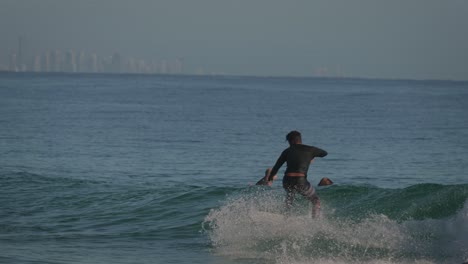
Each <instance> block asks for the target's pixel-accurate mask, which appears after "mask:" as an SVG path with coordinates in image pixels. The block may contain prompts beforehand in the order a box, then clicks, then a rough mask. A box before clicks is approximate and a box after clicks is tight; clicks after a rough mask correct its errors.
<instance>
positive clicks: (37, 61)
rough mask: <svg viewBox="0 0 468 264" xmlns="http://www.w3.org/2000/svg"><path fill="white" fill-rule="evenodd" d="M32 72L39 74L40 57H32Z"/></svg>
mask: <svg viewBox="0 0 468 264" xmlns="http://www.w3.org/2000/svg"><path fill="white" fill-rule="evenodd" d="M32 69H33V71H34V72H41V56H40V55H36V56H34V62H33V68H32Z"/></svg>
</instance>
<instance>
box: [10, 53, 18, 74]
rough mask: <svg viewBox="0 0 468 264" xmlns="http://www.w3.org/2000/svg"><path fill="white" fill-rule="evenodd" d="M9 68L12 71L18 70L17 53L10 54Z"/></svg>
mask: <svg viewBox="0 0 468 264" xmlns="http://www.w3.org/2000/svg"><path fill="white" fill-rule="evenodd" d="M9 70H10V71H12V72H17V71H18V60H17V57H16V54H15V53H12V54H10V65H9Z"/></svg>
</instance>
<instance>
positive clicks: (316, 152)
mask: <svg viewBox="0 0 468 264" xmlns="http://www.w3.org/2000/svg"><path fill="white" fill-rule="evenodd" d="M313 148H314V156H315V157H319V158H323V157H325V156H326V155H328V152H326V151H325V150H323V149H320V148H317V147H313Z"/></svg>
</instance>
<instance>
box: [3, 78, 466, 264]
mask: <svg viewBox="0 0 468 264" xmlns="http://www.w3.org/2000/svg"><path fill="white" fill-rule="evenodd" d="M467 116H468V83H467V82H449V81H398V80H391V81H390V80H359V79H312V78H251V77H194V76H139V75H63V74H50V75H48V74H42V75H35V74H7V73H2V74H0V263H462V262H464V261H468V202H467V200H468V118H467ZM290 130H299V131H301V132H302V134H303V141H304V143H305V144H310V145H314V146H317V147H320V148H323V149H325V150H326V151H328V153H329V155H328V156H327V157H325V158H323V159H317V160H316V161H315V162H314V163H313V164H312V166H311V168H310V171H309V180H310V181H311V183H313V184H314V185H316V184H317V183H318V181H319V180H320V178H322V177H329V178H331V179H332V180H333V181H334V182H335V184H334V185H332V186H328V187H325V188H317V191H318V194H319V195H320V197H321V200H322V213H323V215H322V218H320V219H311V218H310V217H309V216H308V212H309V205H308V204H307V202H306V201H304V200H303V199H302V198H300V197H298V199H297V201H296V206H295V208H294V209H293V212H292V215H288V216H286V215H284V214H283V212H284V208H283V206H284V192H283V190H282V187H281V184H280V183H278V182H276V183H275V184H274V185H273V187H272V188H268V187H257V186H252V184H253V183H255V182H256V181H257V180H258V179H259V178H261V177H262V176H263V172H264V170H265V169H266V168H267V167H271V166H272V165H273V164H274V162H275V161H276V159H277V158H278V155H279V154H280V152H281V151H282V150H283V149H284V148H286V147H287V144H286V142H285V141H284V136H285V135H286V133H288V132H289V131H290ZM283 170H284V168H282V170H281V171H280V173H281V172H282V171H283Z"/></svg>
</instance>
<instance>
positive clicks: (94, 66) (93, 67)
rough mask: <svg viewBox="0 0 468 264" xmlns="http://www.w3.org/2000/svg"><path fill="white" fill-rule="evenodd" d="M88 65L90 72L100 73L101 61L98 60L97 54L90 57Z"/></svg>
mask: <svg viewBox="0 0 468 264" xmlns="http://www.w3.org/2000/svg"><path fill="white" fill-rule="evenodd" d="M87 64H88V70H89V71H90V72H94V73H97V72H99V60H98V56H97V55H96V53H93V54H91V55H90V56H89V58H88V63H87Z"/></svg>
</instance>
